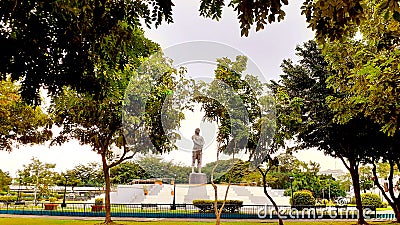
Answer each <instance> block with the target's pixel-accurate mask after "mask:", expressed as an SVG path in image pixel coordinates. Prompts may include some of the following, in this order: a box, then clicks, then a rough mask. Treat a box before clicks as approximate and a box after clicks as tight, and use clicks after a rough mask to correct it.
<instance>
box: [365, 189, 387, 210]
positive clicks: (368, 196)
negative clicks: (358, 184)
mask: <svg viewBox="0 0 400 225" xmlns="http://www.w3.org/2000/svg"><path fill="white" fill-rule="evenodd" d="M361 202H362V205H363V206H373V207H375V208H381V207H383V202H382V200H381V198H380V197H379V195H377V194H374V193H364V194H361Z"/></svg>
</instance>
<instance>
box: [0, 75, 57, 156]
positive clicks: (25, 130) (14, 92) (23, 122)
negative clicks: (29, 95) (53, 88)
mask: <svg viewBox="0 0 400 225" xmlns="http://www.w3.org/2000/svg"><path fill="white" fill-rule="evenodd" d="M19 88H20V86H19V85H17V84H16V83H14V82H12V81H11V80H10V79H6V80H2V81H0V148H1V149H2V150H6V151H11V150H12V148H13V146H14V145H16V146H18V144H28V143H31V144H34V143H42V142H44V141H46V140H48V139H50V138H51V136H52V132H51V130H50V129H49V122H50V121H49V117H48V116H47V115H46V114H45V113H44V112H43V111H42V109H41V108H40V107H38V106H37V107H33V106H29V105H27V104H26V103H25V102H23V101H22V99H21V95H20V94H19Z"/></svg>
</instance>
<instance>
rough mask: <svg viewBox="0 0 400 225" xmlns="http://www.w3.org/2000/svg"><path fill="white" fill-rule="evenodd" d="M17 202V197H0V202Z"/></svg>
mask: <svg viewBox="0 0 400 225" xmlns="http://www.w3.org/2000/svg"><path fill="white" fill-rule="evenodd" d="M15 201H17V196H12V195H11V196H7V195H4V196H0V202H15Z"/></svg>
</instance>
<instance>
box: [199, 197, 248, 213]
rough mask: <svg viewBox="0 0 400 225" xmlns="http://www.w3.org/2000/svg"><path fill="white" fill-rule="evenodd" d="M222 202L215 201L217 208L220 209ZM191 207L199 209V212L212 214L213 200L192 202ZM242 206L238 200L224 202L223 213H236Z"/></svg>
mask: <svg viewBox="0 0 400 225" xmlns="http://www.w3.org/2000/svg"><path fill="white" fill-rule="evenodd" d="M223 203H224V201H223V200H218V201H217V207H218V209H220V208H221V207H222V204H223ZM193 205H194V206H196V207H197V208H199V209H200V210H199V211H200V212H214V200H193ZM242 206H243V201H240V200H226V202H225V206H224V209H223V210H222V211H223V212H230V213H237V212H239V211H240V208H241V207H242Z"/></svg>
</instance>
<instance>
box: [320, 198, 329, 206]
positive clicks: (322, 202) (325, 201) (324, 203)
mask: <svg viewBox="0 0 400 225" xmlns="http://www.w3.org/2000/svg"><path fill="white" fill-rule="evenodd" d="M321 204H322V205H328V204H329V201H328V199H322V201H321Z"/></svg>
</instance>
